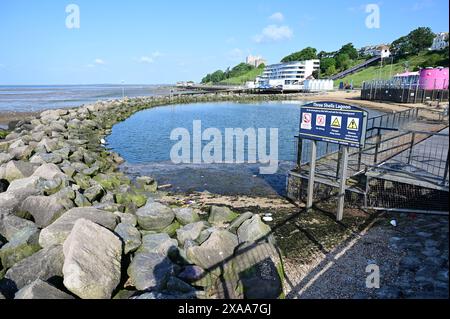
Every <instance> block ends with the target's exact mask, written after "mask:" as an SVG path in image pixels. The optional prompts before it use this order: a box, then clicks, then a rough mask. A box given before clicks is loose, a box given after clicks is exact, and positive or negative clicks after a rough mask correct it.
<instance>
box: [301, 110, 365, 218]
mask: <svg viewBox="0 0 450 319" xmlns="http://www.w3.org/2000/svg"><path fill="white" fill-rule="evenodd" d="M300 118H301V123H300V132H299V139H308V140H311V158H310V162H309V166H310V171H309V177H308V178H309V181H308V194H307V201H306V208H307V210H309V209H311V207H312V205H313V192H314V181H315V171H316V155H317V142H318V141H320V142H327V143H334V144H339V145H340V149H341V151H340V152H339V159H338V165H337V172H336V175H337V176H339V179H340V181H339V200H338V206H337V213H336V218H337V220H341V219H342V217H343V211H344V200H345V190H346V180H347V166H348V154H349V147H356V148H362V147H364V143H365V137H366V128H367V112H366V111H365V110H363V109H361V108H360V107H357V106H353V105H349V104H343V103H338V102H314V103H310V104H307V105H303V106H302V107H301V109H300Z"/></svg>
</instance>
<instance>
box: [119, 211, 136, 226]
mask: <svg viewBox="0 0 450 319" xmlns="http://www.w3.org/2000/svg"><path fill="white" fill-rule="evenodd" d="M114 214H115V215H116V216H118V217H119V218H120V222H121V223H124V224H129V225H131V226H136V225H137V218H136V216H135V215H133V214H128V213H120V212H115V213H114Z"/></svg>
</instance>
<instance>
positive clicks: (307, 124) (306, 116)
mask: <svg viewBox="0 0 450 319" xmlns="http://www.w3.org/2000/svg"><path fill="white" fill-rule="evenodd" d="M311 118H312V114H311V113H303V116H302V124H301V128H302V129H304V130H310V129H311V128H312V126H311Z"/></svg>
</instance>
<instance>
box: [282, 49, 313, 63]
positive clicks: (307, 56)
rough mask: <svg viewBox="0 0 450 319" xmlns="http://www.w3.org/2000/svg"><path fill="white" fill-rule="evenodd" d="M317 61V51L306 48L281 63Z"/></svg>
mask: <svg viewBox="0 0 450 319" xmlns="http://www.w3.org/2000/svg"><path fill="white" fill-rule="evenodd" d="M312 59H317V50H316V49H314V48H311V47H307V48H304V49H303V50H301V51H299V52H295V53H292V54H290V55H288V56H286V57H284V58H283V59H282V60H281V62H292V61H303V60H312Z"/></svg>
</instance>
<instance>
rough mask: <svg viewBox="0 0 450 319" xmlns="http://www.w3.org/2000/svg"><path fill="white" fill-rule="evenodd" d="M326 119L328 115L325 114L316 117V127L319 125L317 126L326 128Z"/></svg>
mask: <svg viewBox="0 0 450 319" xmlns="http://www.w3.org/2000/svg"><path fill="white" fill-rule="evenodd" d="M326 119H327V116H326V115H323V114H317V115H316V125H317V126H325V124H326Z"/></svg>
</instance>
